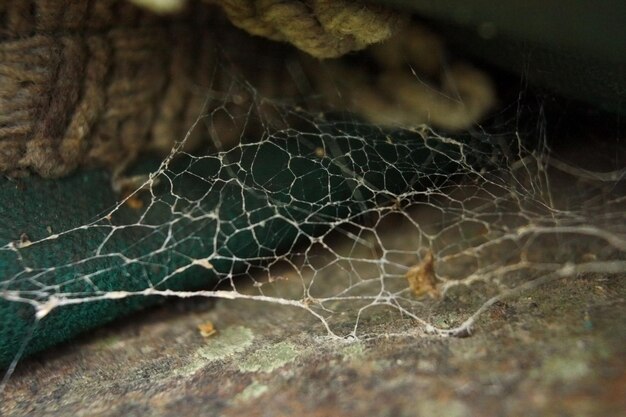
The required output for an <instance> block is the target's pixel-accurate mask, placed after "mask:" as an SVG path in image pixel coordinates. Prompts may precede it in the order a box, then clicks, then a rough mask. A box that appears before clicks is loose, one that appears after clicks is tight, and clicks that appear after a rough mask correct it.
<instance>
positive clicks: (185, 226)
mask: <svg viewBox="0 0 626 417" xmlns="http://www.w3.org/2000/svg"><path fill="white" fill-rule="evenodd" d="M394 136H397V135H394ZM364 137H366V138H368V139H363V138H364ZM394 141H395V142H394V143H390V142H389V139H388V138H387V137H385V136H384V135H381V134H380V131H362V132H354V135H345V134H344V133H343V131H338V130H332V129H328V130H327V131H326V132H325V133H323V134H319V133H317V134H314V135H300V136H299V137H289V138H280V137H274V138H272V139H270V140H267V141H263V142H260V143H256V144H251V145H245V146H242V147H238V148H236V149H234V150H232V151H230V152H228V153H226V154H222V155H221V156H220V157H218V156H217V155H215V156H206V157H204V158H199V159H196V158H189V157H181V158H179V159H178V160H177V161H176V163H173V164H172V166H171V168H169V169H168V170H166V173H167V176H166V175H164V174H161V175H159V177H158V179H159V185H157V186H156V187H155V188H154V191H155V195H156V198H154V199H153V201H157V202H155V203H153V204H150V202H151V198H150V193H149V192H143V194H141V196H142V198H143V199H144V205H145V206H144V207H145V209H142V210H139V211H136V210H135V209H133V208H130V207H128V206H122V207H120V209H119V210H116V211H114V213H113V215H112V216H110V220H109V219H107V218H105V216H106V214H107V213H108V212H110V210H109V209H110V208H111V207H113V206H114V205H115V204H116V195H115V194H114V193H113V191H111V187H110V178H109V176H108V175H107V174H106V173H104V172H101V171H92V172H84V173H77V174H75V175H73V176H71V177H69V178H65V179H61V180H44V179H41V178H36V177H30V178H25V179H20V180H8V179H2V180H0V277H1V278H0V294H2V293H3V292H5V293H4V294H5V295H6V294H9V293H11V294H20V295H22V296H23V297H25V298H29V299H36V300H38V301H42V302H44V301H46V300H47V296H48V295H56V296H62V294H67V293H78V294H80V295H81V296H85V297H88V296H89V295H94V294H97V293H102V292H108V291H120V290H124V291H138V290H142V289H145V288H148V287H149V286H155V287H156V288H160V289H165V288H171V289H190V290H191V289H197V288H213V287H214V284H215V283H216V280H217V276H218V275H219V276H227V275H228V274H238V273H245V272H249V271H250V270H251V268H253V267H254V264H255V263H258V262H259V261H258V259H262V258H263V257H272V256H276V255H277V254H278V255H280V254H281V253H287V252H288V251H289V250H290V249H291V248H292V247H294V246H295V245H300V244H306V242H310V240H309V238H308V237H307V236H316V235H319V234H320V233H322V232H325V231H327V230H329V228H330V224H331V223H333V222H335V221H337V220H341V219H352V220H354V221H358V220H359V218H360V216H361V213H363V212H364V210H365V209H366V208H367V207H371V206H372V205H373V204H380V203H382V201H379V200H380V196H378V197H377V198H374V192H375V191H378V190H383V189H384V190H386V191H388V192H389V194H388V195H389V196H391V195H397V194H399V193H401V192H403V191H406V190H410V189H411V188H412V187H413V186H414V185H416V184H420V182H421V181H426V180H427V179H428V177H429V176H431V175H432V173H433V172H450V171H453V170H454V169H455V167H456V166H457V165H456V164H455V163H453V161H455V160H459V159H460V154H459V149H458V147H456V146H454V145H449V144H444V143H442V142H440V141H437V140H434V139H428V140H425V139H421V138H416V137H406V138H402V137H399V138H397V139H396V138H395V137H394ZM426 141H427V143H426ZM426 144H428V145H429V146H431V147H432V148H433V149H438V150H439V152H436V153H435V152H432V151H431V150H430V149H428V148H427V147H426ZM320 149H323V150H324V155H323V156H322V155H320ZM150 168H154V166H153V167H147V166H144V167H143V170H144V172H150ZM169 190H172V191H173V192H169ZM174 195H178V196H179V197H180V198H178V199H176V200H175V199H174V197H173V196H174ZM172 211H176V213H178V214H172ZM183 213H185V214H186V215H183ZM206 214H210V215H206ZM140 215H143V216H145V217H144V218H143V220H142V221H141V222H140V223H141V224H142V225H143V227H140V226H135V227H126V228H124V229H121V228H118V229H116V230H115V233H112V234H111V231H112V227H111V225H116V226H118V227H119V226H123V225H135V224H138V223H139V221H138V219H139V216H140ZM287 220H290V221H287ZM294 224H297V225H298V226H297V227H296V226H294ZM81 225H91V226H89V227H86V228H80V226H81ZM76 228H78V229H76ZM67 230H72V232H70V233H65V234H63V233H62V232H64V231H67ZM51 233H52V234H55V233H60V236H59V237H58V238H57V239H53V240H48V241H44V242H40V243H37V241H38V240H40V239H43V238H45V237H46V236H49V235H50V234H51ZM168 235H169V236H171V238H170V239H169V240H168V241H167V243H166V244H165V248H166V250H161V251H159V248H161V247H163V245H164V242H165V241H166V239H167V236H168ZM20 236H22V239H24V236H27V237H28V240H29V241H31V242H33V244H32V245H30V246H27V247H23V248H21V249H19V250H14V249H12V248H11V247H10V244H11V242H16V241H18V240H20ZM107 236H108V238H107ZM105 238H107V239H106V240H105ZM105 241H106V243H105V244H104V245H103V242H105ZM98 248H100V253H101V256H94V255H95V254H96V251H97V250H98ZM119 254H123V255H124V258H123V257H120V256H118V255H119ZM204 258H209V261H210V263H211V264H212V265H213V268H214V269H213V270H210V269H206V268H203V267H201V266H194V267H192V268H189V269H187V270H186V271H185V272H184V273H175V274H173V275H172V277H171V278H169V279H167V280H165V281H163V279H164V277H166V276H168V275H169V274H172V272H173V271H176V270H177V268H180V267H184V266H188V265H189V264H190V261H191V260H193V259H204ZM127 259H130V260H133V261H132V262H127V261H126V260H127ZM137 260H141V262H137ZM51 268H53V269H51ZM85 277H89V278H90V279H89V280H86V279H85ZM156 301H158V300H155V299H154V298H148V297H145V296H136V297H130V298H125V299H121V300H106V301H97V302H87V303H81V304H76V305H71V306H64V307H60V308H57V309H55V310H53V311H52V312H51V313H50V314H48V315H47V316H45V317H44V318H43V319H42V320H41V321H39V322H38V324H37V326H36V327H34V330H33V323H35V319H34V309H33V307H32V306H31V305H30V304H28V303H23V302H16V301H9V300H8V299H7V298H6V297H0V366H2V367H5V366H7V365H8V364H9V363H10V361H11V360H12V359H13V358H14V357H15V355H16V352H18V350H19V349H20V346H21V345H22V343H24V341H26V340H28V335H29V333H30V332H31V331H32V338H31V339H30V340H31V342H30V343H29V344H28V346H27V347H26V349H25V352H24V353H25V354H30V353H33V352H36V351H39V350H41V349H44V348H46V347H49V346H52V345H54V344H57V343H59V342H61V341H64V340H67V339H69V338H71V337H73V336H75V335H76V334H77V333H79V332H81V331H84V330H86V329H89V328H92V327H94V326H97V325H100V324H103V323H106V322H108V321H110V320H112V319H114V318H116V317H120V316H121V315H124V314H127V313H128V312H130V311H133V310H136V309H138V308H141V307H143V306H146V305H149V304H152V303H154V302H156Z"/></svg>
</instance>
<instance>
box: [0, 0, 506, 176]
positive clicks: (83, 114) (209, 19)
mask: <svg viewBox="0 0 626 417" xmlns="http://www.w3.org/2000/svg"><path fill="white" fill-rule="evenodd" d="M142 1H144V2H152V1H153V0H142ZM204 1H205V2H206V1H209V0H204ZM215 1H219V5H220V6H221V7H222V8H223V9H224V11H225V12H226V14H227V15H228V17H229V19H230V20H231V21H232V22H234V23H235V24H236V25H238V26H240V27H243V28H244V29H246V30H247V31H249V32H252V33H254V34H257V35H261V36H263V37H268V38H271V39H275V40H280V41H284V42H291V43H293V44H295V45H296V46H297V47H299V48H300V49H303V50H305V51H308V52H309V53H311V54H312V55H313V56H316V57H324V56H325V57H330V56H339V55H341V54H344V53H347V52H349V51H353V50H357V49H361V48H364V47H365V46H366V45H368V44H372V43H378V42H380V41H382V40H384V39H386V38H388V37H389V36H391V35H392V34H393V32H394V30H395V29H396V28H397V27H399V26H401V25H402V20H403V19H402V18H400V17H399V16H398V15H397V14H396V13H392V12H388V11H386V10H385V9H379V8H374V7H372V6H363V5H361V4H360V3H357V2H351V1H343V0H339V1H330V0H310V1H298V0H254V1H252V0H214V1H213V2H215ZM188 6H190V7H187V8H186V9H185V10H184V11H182V12H179V13H177V14H174V15H170V16H165V17H164V16H160V15H158V14H153V13H149V12H146V11H145V10H142V9H141V8H138V7H136V6H134V5H133V4H131V3H130V2H128V1H126V0H23V1H19V2H14V1H10V0H0V172H1V173H5V174H9V175H13V176H14V175H21V174H25V173H28V172H31V171H32V172H35V173H37V174H39V175H41V176H44V177H59V176H63V175H66V174H67V173H69V172H71V171H72V170H74V169H76V168H77V167H79V166H92V165H97V166H107V167H111V168H114V169H116V170H117V171H120V170H122V169H123V168H124V167H125V166H126V165H127V164H128V163H130V162H132V161H133V159H134V158H135V157H136V156H137V154H138V153H140V152H143V151H146V150H153V151H157V152H168V151H169V150H170V149H171V147H172V145H173V142H174V141H175V140H178V139H180V138H182V137H184V135H185V133H186V131H187V129H188V128H189V126H191V125H192V124H193V122H194V120H195V118H196V117H197V115H198V114H199V112H200V111H201V109H202V106H203V104H204V101H205V97H206V95H205V94H203V93H201V92H198V88H209V87H211V88H214V89H218V90H219V89H220V88H224V89H228V88H229V87H230V85H229V84H228V83H229V82H230V78H228V77H224V76H223V75H220V73H219V72H215V67H216V62H215V57H216V54H215V46H216V44H220V45H224V43H225V42H231V43H233V42H234V45H233V46H234V49H235V50H238V49H241V47H240V45H241V44H242V43H246V42H248V41H247V40H246V41H244V42H239V43H237V41H230V38H231V37H232V36H233V35H235V33H233V32H232V31H230V32H229V31H228V30H227V26H225V25H224V22H223V20H222V19H221V16H220V15H219V14H216V13H215V10H214V9H212V8H208V7H204V6H203V5H201V4H197V3H193V5H188ZM366 29H367V30H366ZM407 30H409V31H413V32H409V33H408V35H406V36H397V37H395V38H394V39H392V40H390V41H388V42H386V43H384V44H381V45H380V46H379V47H374V48H373V49H371V52H369V53H370V54H371V56H372V57H373V58H374V59H375V60H376V61H377V62H378V63H380V71H379V72H380V74H379V75H375V74H372V73H368V71H367V70H366V69H364V68H355V67H349V68H348V67H346V66H345V64H344V63H342V62H340V61H332V62H327V63H325V64H324V65H323V66H322V67H320V63H319V61H318V60H317V59H311V60H310V61H309V62H307V63H306V64H303V69H304V70H305V72H306V73H307V74H306V75H307V76H308V78H309V79H310V81H312V83H313V88H314V89H316V90H320V91H322V92H325V93H326V94H325V96H326V97H327V100H328V101H329V102H333V100H336V99H337V98H338V95H337V94H336V91H337V90H336V89H337V85H336V84H334V82H335V81H337V80H339V81H340V82H341V83H342V84H343V87H345V89H344V91H343V92H344V94H343V95H342V100H343V102H341V103H340V105H341V107H342V108H343V109H349V110H352V111H355V112H357V113H360V114H361V115H363V116H364V117H366V118H367V119H369V120H370V121H373V122H377V123H383V124H388V123H407V124H415V123H419V122H427V123H431V124H433V125H434V126H439V127H444V128H446V129H449V130H456V129H465V128H467V127H468V126H470V125H471V124H473V123H475V122H476V121H477V120H479V119H480V118H481V117H482V116H483V115H484V114H485V113H486V112H487V111H488V110H489V109H490V108H491V106H492V105H493V103H494V94H493V87H492V85H491V83H490V81H489V80H488V79H487V78H486V77H485V76H484V75H483V74H482V73H480V72H479V71H477V70H475V69H472V68H470V67H467V66H464V65H454V66H452V67H451V69H449V70H448V69H446V68H444V67H443V65H442V62H443V60H442V57H441V51H442V48H443V47H442V45H441V42H440V40H439V38H438V37H436V36H434V35H432V34H429V33H426V32H424V31H423V30H422V31H420V29H419V26H414V25H413V26H410V27H409V28H408V29H407ZM268 50H271V45H270V46H268ZM256 52H257V54H255V56H259V54H260V55H263V54H264V53H265V52H262V51H256ZM266 52H267V51H266ZM240 54H242V56H243V57H244V58H245V57H246V56H247V57H249V58H252V59H255V58H254V57H252V56H251V55H250V53H249V51H248V52H246V51H240ZM299 59H304V58H299ZM407 59H408V60H409V63H410V64H411V66H412V67H413V68H415V69H416V70H417V71H418V72H419V73H420V74H426V75H428V76H429V77H430V78H431V79H437V78H439V79H440V85H439V86H437V85H435V86H434V87H433V86H429V85H425V84H424V83H422V82H421V81H419V80H416V79H415V77H413V76H411V74H410V73H407V72H406V62H407ZM270 62H271V60H268V62H267V63H265V64H264V65H265V67H266V70H267V71H264V72H263V73H262V74H261V73H258V74H254V75H255V76H256V77H257V78H260V82H259V84H260V85H261V86H262V87H263V88H264V90H263V91H264V94H265V93H267V91H265V90H269V94H273V95H276V96H282V97H285V96H288V95H290V94H292V93H294V92H293V91H288V89H289V88H291V87H290V86H288V85H285V83H284V77H285V76H286V75H285V74H284V73H280V71H284V68H282V69H281V68H276V66H275V65H270ZM324 71H325V72H324ZM328 71H330V72H332V76H330V77H328V76H327V75H328ZM324 75H326V76H324ZM332 80H334V81H332ZM257 81H259V80H257ZM330 81H332V82H330ZM337 104H339V103H337ZM230 111H231V109H230V108H229V112H230ZM233 111H235V112H236V111H237V110H236V109H234V110H233ZM240 111H245V110H242V109H240ZM230 116H231V115H229V117H230ZM227 118H228V117H227ZM220 124H223V125H224V126H227V128H225V129H221V130H223V131H224V132H229V133H228V134H226V133H223V132H221V131H220ZM233 127H236V126H233V122H232V119H229V120H226V119H224V120H221V119H220V118H219V117H216V118H215V119H214V120H213V125H212V129H213V130H212V131H211V132H210V133H211V134H212V135H213V136H214V138H215V137H219V136H222V141H223V142H226V144H227V143H228V142H233V141H235V140H236V139H237V138H238V136H239V133H240V132H239V133H238V131H237V129H233ZM228 135H230V138H229V137H228ZM192 139H194V138H192ZM195 139H196V140H197V139H199V138H195ZM218 140H219V138H218Z"/></svg>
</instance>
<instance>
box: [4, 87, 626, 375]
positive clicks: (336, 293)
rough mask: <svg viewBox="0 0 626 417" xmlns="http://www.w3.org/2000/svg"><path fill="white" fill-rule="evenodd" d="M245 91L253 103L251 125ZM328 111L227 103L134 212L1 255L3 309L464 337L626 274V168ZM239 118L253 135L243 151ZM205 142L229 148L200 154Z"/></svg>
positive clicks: (203, 123) (117, 209) (127, 209)
mask: <svg viewBox="0 0 626 417" xmlns="http://www.w3.org/2000/svg"><path fill="white" fill-rule="evenodd" d="M416 82H418V81H416ZM235 86H236V88H234V87H235ZM242 89H244V90H245V91H247V93H248V96H249V97H251V99H250V100H249V102H248V103H247V104H246V105H244V106H243V111H242V110H241V109H242V106H241V105H240V104H238V105H239V111H238V112H237V113H234V112H233V111H232V106H233V103H235V102H237V103H239V99H238V98H237V97H235V95H234V93H232V91H241V90H242ZM318 101H319V100H318V98H315V97H310V98H309V101H308V102H306V103H304V105H302V103H295V102H293V101H290V100H276V99H270V98H268V97H264V96H263V95H262V94H261V93H259V91H258V90H257V89H256V88H255V87H254V86H252V85H251V84H250V83H248V82H246V81H245V80H233V88H232V89H231V90H229V91H221V92H219V94H218V92H212V93H211V94H209V95H208V98H207V103H206V107H205V111H203V112H202V114H201V115H200V116H199V117H198V120H197V121H196V123H195V124H194V125H193V126H192V127H191V128H190V130H189V134H188V135H187V137H186V138H184V139H183V140H182V141H180V142H179V143H177V144H176V145H175V146H174V148H173V149H172V151H171V153H170V154H169V156H168V157H167V158H165V159H164V160H163V161H162V162H161V163H160V164H158V166H157V167H156V168H154V169H149V170H148V171H147V174H146V171H144V172H141V174H144V176H138V177H133V179H134V181H135V183H136V186H134V188H133V189H132V192H130V193H128V194H127V196H126V197H125V198H124V199H122V200H121V201H120V202H119V203H118V204H116V205H114V206H113V207H93V213H90V215H91V216H92V217H91V218H92V219H93V220H92V221H90V222H88V223H79V224H76V225H75V226H74V227H71V228H67V229H66V230H60V231H56V229H55V233H54V234H51V235H50V236H48V237H45V238H42V239H39V240H34V241H30V240H27V241H14V242H11V243H9V244H7V245H5V246H4V247H2V248H0V257H2V258H3V259H5V260H8V261H7V262H8V263H10V264H12V265H14V268H13V269H11V270H10V273H9V274H8V276H3V277H2V284H1V287H0V297H2V298H3V299H5V300H8V301H10V302H15V303H26V304H30V305H32V307H33V308H34V313H33V314H34V317H35V319H34V320H35V322H36V323H37V322H40V321H44V320H46V318H47V316H48V315H49V314H50V313H51V312H52V311H55V310H57V309H63V308H66V307H67V306H70V305H87V303H93V302H96V301H102V300H120V299H126V298H133V297H149V296H155V295H156V296H167V297H196V296H199V297H216V298H225V299H234V300H236V299H251V300H258V301H259V302H269V303H277V304H282V305H285V308H300V309H304V310H306V311H308V312H310V313H311V314H313V315H314V316H315V317H316V318H318V319H319V322H320V324H321V325H322V327H321V332H322V333H324V332H326V333H327V334H328V335H330V336H331V337H351V338H365V337H378V336H382V335H383V334H380V331H379V330H377V329H376V327H372V326H369V325H368V324H367V321H368V320H367V317H368V314H369V313H370V312H374V311H378V308H379V307H384V308H387V309H389V310H391V311H397V312H398V313H399V314H402V315H404V316H405V317H408V318H410V319H411V322H412V323H413V324H412V326H411V327H410V328H408V329H400V330H399V331H398V335H400V336H407V337H409V336H419V335H421V334H425V333H430V334H436V335H441V336H447V335H457V336H462V335H468V334H469V333H470V332H471V330H472V326H473V325H474V324H475V322H476V320H477V319H478V318H479V317H480V314H482V313H483V312H484V311H486V310H487V309H488V308H489V307H490V306H492V305H493V304H494V303H496V302H498V301H500V300H502V299H504V298H506V297H511V296H515V295H516V294H519V293H520V292H522V291H524V290H526V289H529V288H531V287H535V286H538V285H541V284H543V283H545V282H547V281H550V280H553V279H558V278H569V277H574V276H576V275H577V274H581V273H590V272H599V273H604V274H609V275H612V276H618V275H619V274H623V273H624V271H626V261H624V252H625V251H626V234H625V233H626V223H625V222H624V212H625V211H624V193H623V180H622V179H623V176H624V171H623V170H622V171H617V172H608V173H606V172H605V173H595V172H591V171H587V170H584V169H580V168H576V167H573V166H571V165H568V164H567V163H565V162H562V161H560V160H559V159H558V158H554V156H553V155H552V154H551V150H550V148H549V147H548V145H547V142H546V141H545V140H544V139H539V140H537V139H536V138H534V139H533V138H530V140H529V138H527V137H526V136H528V135H525V134H522V133H520V132H519V131H517V130H513V131H509V132H507V133H506V134H503V135H499V136H495V135H491V134H489V133H488V132H484V131H477V132H474V133H468V134H465V135H455V136H450V135H443V134H441V133H438V132H435V131H433V130H432V129H430V128H429V127H427V126H424V125H419V126H394V127H389V126H375V125H371V124H369V123H367V122H366V121H364V120H362V119H359V118H358V117H357V116H355V115H350V114H346V113H344V112H341V111H336V109H335V110H333V111H332V112H331V111H327V112H319V109H317V108H316V107H317V106H318V104H319V103H318ZM339 110H341V109H339ZM225 117H226V119H227V120H229V122H231V123H232V125H233V126H237V129H234V128H233V129H234V131H236V132H238V133H237V136H239V141H238V143H237V144H236V145H234V146H230V147H227V146H225V145H223V142H225V141H223V140H221V139H220V132H222V133H223V132H224V129H223V123H222V122H223V120H224V118H225ZM218 124H219V126H218ZM220 126H221V127H220ZM198 131H202V132H207V131H208V132H211V133H212V137H213V141H214V143H212V144H211V145H210V146H207V147H205V148H201V149H199V150H198V149H197V148H194V147H192V146H190V144H189V142H190V141H191V139H190V138H192V137H193V135H194V134H195V133H197V132H198ZM231 133H232V132H231ZM138 170H139V171H141V169H138ZM137 179H139V180H140V181H138V180H137ZM557 183H558V184H559V185H558V187H560V189H559V192H558V193H554V192H553V191H554V190H555V185H553V184H557ZM566 186H567V187H569V188H568V189H563V188H562V187H566ZM564 196H567V198H564ZM53 229H54V228H53ZM94 232H95V233H96V234H97V236H99V238H98V239H90V240H85V239H83V238H82V237H83V236H84V235H85V234H88V233H94ZM76 242H80V244H77V243H76ZM85 242H89V244H85ZM129 242H131V243H129ZM67 247H71V248H72V250H69V251H65V252H63V248H67ZM50 252H54V253H65V256H64V257H61V258H59V257H56V258H54V259H53V260H52V261H51V260H50V257H46V256H43V255H42V254H44V253H50ZM59 275H63V276H66V277H69V278H68V279H66V280H64V281H63V282H61V283H59V282H58V280H57V279H56V277H57V276H59ZM129 276H133V277H134V278H135V279H132V280H131V279H127V278H128V277H129ZM190 277H192V278H190ZM412 278H413V279H418V280H417V281H414V286H412V285H411V279H412ZM419 279H421V281H420V280H419ZM188 282H194V284H193V285H191V284H189V283H188ZM198 282H199V283H198ZM463 291H471V293H472V299H471V301H466V303H467V304H468V308H469V310H468V311H471V313H469V314H466V315H461V316H459V317H457V320H455V321H454V322H449V323H444V322H442V321H441V320H438V318H437V315H436V314H434V313H433V312H435V311H437V308H438V307H437V306H440V305H442V300H446V299H448V298H449V297H451V296H453V295H454V294H457V293H459V292H463ZM455 300H458V298H455ZM458 302H459V303H461V301H458ZM346 315H347V316H349V317H351V319H350V321H349V323H350V325H349V326H346V325H345V323H346V320H345V316H346ZM339 316H341V317H342V320H337V317H339ZM19 356H20V355H19V354H18V357H17V358H16V361H17V359H18V358H19ZM16 361H15V362H14V364H13V366H14V365H15V363H16Z"/></svg>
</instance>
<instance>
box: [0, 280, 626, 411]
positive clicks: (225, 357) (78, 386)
mask: <svg viewBox="0 0 626 417" xmlns="http://www.w3.org/2000/svg"><path fill="white" fill-rule="evenodd" d="M623 278H624V277H613V278H606V277H604V276H597V275H590V276H578V277H570V278H567V279H563V280H561V281H557V282H552V283H550V284H548V285H546V286H544V287H542V288H539V289H537V290H534V291H531V292H528V293H526V294H524V295H523V296H521V297H519V298H518V299H515V300H510V301H507V302H506V303H500V304H498V305H496V306H495V307H494V308H492V309H491V310H490V311H489V312H488V313H486V314H485V315H484V316H483V318H482V320H481V321H480V322H479V325H478V326H477V327H476V329H475V333H474V335H473V336H471V337H468V338H441V337H436V336H417V337H390V338H373V339H372V338H370V339H365V338H364V340H361V341H339V340H333V339H329V338H327V337H324V336H325V331H324V329H323V328H322V326H321V325H320V323H319V322H317V321H316V320H315V319H314V318H313V317H312V316H311V315H309V314H308V313H306V312H304V311H295V310H293V309H292V308H289V307H280V306H274V305H268V304H262V303H258V302H245V301H218V302H210V301H206V300H191V301H190V300H187V301H184V302H183V301H175V302H170V303H167V304H164V305H162V306H160V307H157V308H154V309H152V310H148V311H145V312H142V313H139V314H137V315H135V316H133V317H130V318H128V319H127V320H124V321H121V322H118V323H115V324H113V325H111V326H109V327H107V328H104V329H100V330H98V331H96V332H94V333H92V334H90V335H87V336H85V337H84V338H82V339H81V340H79V341H76V342H74V343H71V344H67V345H65V346H61V347H59V348H58V349H56V350H54V351H49V352H47V353H45V354H43V355H40V356H39V357H36V358H33V359H30V360H27V361H24V362H23V363H21V365H20V366H19V367H18V370H17V372H16V373H15V375H14V376H13V377H12V379H11V381H10V382H9V385H8V386H7V388H6V391H5V392H4V393H3V394H2V395H3V398H2V401H1V402H0V415H2V416H7V417H8V416H33V417H34V416H43V415H46V416H68V415H75V416H181V415H185V416H196V415H203V416H217V415H220V416H222V415H226V416H229V415H232V416H242V415H245V416H255V415H259V416H262V415H263V416H265V415H267V416H297V415H313V416H327V415H341V416H362V415H378V416H415V415H419V416H430V415H436V416H441V417H462V416H483V417H489V416H503V415H511V416H517V415H524V416H527V417H532V416H602V417H606V416H619V415H624V414H623V413H624V410H626V299H625V297H624V295H625V294H626V279H623ZM446 310H447V311H449V315H450V316H454V315H456V314H458V313H462V311H458V310H455V308H454V307H450V306H447V307H446ZM338 320H339V324H341V323H340V322H341V320H342V319H341V318H339V319H338ZM344 320H346V321H347V320H350V318H348V317H346V318H345V319H344ZM438 320H440V321H442V322H443V323H444V324H445V320H446V316H445V315H444V316H442V317H439V318H438ZM207 321H211V322H212V323H213V324H214V325H215V326H216V328H217V333H216V334H215V335H213V336H211V337H208V338H204V337H202V336H201V335H200V332H199V331H198V329H197V326H198V325H199V324H201V323H205V322H207ZM346 324H348V323H346ZM363 326H364V329H369V330H375V331H376V333H378V334H380V333H382V332H383V330H386V331H388V332H389V333H393V332H397V331H398V330H407V329H410V328H411V327H412V326H414V323H413V322H412V321H411V320H410V319H408V318H403V317H400V316H399V315H398V314H397V313H395V312H391V311H388V310H382V309H381V310H377V312H376V314H374V315H372V317H370V319H369V320H367V321H366V322H365V323H363Z"/></svg>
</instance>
